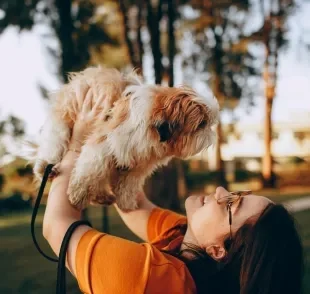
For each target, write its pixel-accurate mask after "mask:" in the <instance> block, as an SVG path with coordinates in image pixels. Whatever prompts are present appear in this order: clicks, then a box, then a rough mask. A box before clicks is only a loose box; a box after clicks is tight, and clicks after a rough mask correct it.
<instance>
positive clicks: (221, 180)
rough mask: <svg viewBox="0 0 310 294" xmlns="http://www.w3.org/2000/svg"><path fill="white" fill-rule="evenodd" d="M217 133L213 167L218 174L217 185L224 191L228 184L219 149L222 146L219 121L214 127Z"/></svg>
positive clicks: (221, 132)
mask: <svg viewBox="0 0 310 294" xmlns="http://www.w3.org/2000/svg"><path fill="white" fill-rule="evenodd" d="M216 132H217V139H216V145H215V148H216V149H215V166H216V171H217V172H218V176H217V179H218V184H219V185H221V186H222V187H224V188H225V189H227V188H228V183H227V179H226V173H225V164H224V161H223V159H222V150H221V147H222V145H223V131H222V123H221V120H219V122H218V125H217V127H216Z"/></svg>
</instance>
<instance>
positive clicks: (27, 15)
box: [0, 0, 41, 34]
mask: <svg viewBox="0 0 310 294" xmlns="http://www.w3.org/2000/svg"><path fill="white" fill-rule="evenodd" d="M39 2H41V0H27V1H25V0H6V1H4V0H1V1H0V11H2V12H3V18H2V19H0V34H1V33H2V32H3V31H4V30H5V29H6V28H7V27H8V26H10V25H14V26H17V27H19V29H20V30H30V29H31V28H32V26H33V25H34V22H35V16H36V12H37V6H38V3H39Z"/></svg>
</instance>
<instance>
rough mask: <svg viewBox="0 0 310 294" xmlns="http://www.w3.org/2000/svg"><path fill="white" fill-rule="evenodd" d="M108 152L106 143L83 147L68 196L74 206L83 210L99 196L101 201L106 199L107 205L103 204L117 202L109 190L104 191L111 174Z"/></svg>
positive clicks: (73, 173) (70, 183) (71, 179)
mask: <svg viewBox="0 0 310 294" xmlns="http://www.w3.org/2000/svg"><path fill="white" fill-rule="evenodd" d="M108 151H109V149H108V145H107V142H105V141H104V142H102V143H99V144H86V145H84V146H83V147H82V152H81V154H80V156H79V158H78V159H77V161H76V166H75V168H74V169H73V171H72V174H71V178H70V182H69V188H68V194H69V200H70V202H71V204H72V205H74V206H76V207H77V208H79V209H83V208H85V207H86V206H87V205H88V204H89V203H90V201H91V199H96V198H97V196H98V195H99V196H100V198H101V199H105V201H104V202H105V203H102V204H110V203H113V202H115V196H114V195H113V193H112V192H110V191H108V189H105V190H107V191H103V189H104V187H106V185H105V182H106V181H107V178H108V174H109V160H108V156H107V154H108Z"/></svg>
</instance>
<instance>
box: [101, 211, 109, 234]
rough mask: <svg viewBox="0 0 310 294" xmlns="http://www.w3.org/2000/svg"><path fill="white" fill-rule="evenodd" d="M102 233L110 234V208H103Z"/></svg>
mask: <svg viewBox="0 0 310 294" xmlns="http://www.w3.org/2000/svg"><path fill="white" fill-rule="evenodd" d="M102 231H103V232H104V233H107V234H109V233H110V223H109V207H108V206H103V207H102Z"/></svg>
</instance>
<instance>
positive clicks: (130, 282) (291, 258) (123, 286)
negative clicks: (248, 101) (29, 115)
mask: <svg viewBox="0 0 310 294" xmlns="http://www.w3.org/2000/svg"><path fill="white" fill-rule="evenodd" d="M77 95H78V96H79V99H80V101H81V102H80V108H79V110H80V115H79V118H78V119H77V121H76V123H75V126H74V130H73V134H72V139H71V143H70V148H69V151H68V152H67V153H66V155H65V156H64V158H63V160H62V162H61V166H60V175H59V176H57V177H56V178H55V179H54V180H53V183H52V186H51V189H50V193H49V198H48V203H47V207H46V212H45V216H44V222H43V234H44V236H45V238H46V239H47V241H48V242H49V244H50V246H51V247H52V249H53V250H54V252H55V253H56V254H58V253H59V249H60V246H61V242H62V240H63V237H64V235H65V233H66V231H67V229H68V227H69V226H70V225H71V224H72V223H73V222H74V221H77V220H79V219H80V218H81V211H78V210H76V209H75V208H73V207H72V206H71V205H70V203H69V201H68V197H67V194H66V192H67V188H68V182H69V177H70V173H71V171H72V169H73V167H74V163H75V160H76V158H77V157H78V150H80V149H81V145H80V144H81V143H80V142H82V141H83V138H84V137H85V136H86V135H87V130H88V129H89V127H88V124H89V123H91V121H93V120H94V119H95V116H96V109H94V108H92V106H91V105H92V103H91V101H92V92H91V89H88V88H87V89H86V88H84V89H80V91H78V92H77ZM247 194H249V193H248V192H246V191H245V192H241V193H236V194H230V193H229V192H228V191H226V190H225V189H223V188H220V187H219V188H217V189H216V192H215V193H213V194H211V195H208V196H204V197H195V196H191V197H189V198H188V199H187V200H186V203H185V208H186V216H187V217H184V216H181V215H178V214H176V213H174V212H171V211H169V210H163V209H160V208H158V207H156V206H155V205H154V204H153V203H151V202H150V201H149V200H148V199H147V198H146V197H145V195H142V194H141V195H139V197H140V199H139V203H140V207H139V209H138V210H136V211H132V212H127V213H125V212H122V211H120V210H119V209H118V208H117V207H116V208H117V210H118V212H119V214H120V216H121V217H122V219H123V220H124V222H125V223H126V225H127V226H128V227H129V228H130V229H131V230H132V231H133V232H134V233H135V234H136V235H137V236H139V237H140V238H141V239H143V240H144V241H145V243H142V244H138V243H134V242H131V241H127V240H124V239H121V238H117V237H114V236H111V235H108V234H104V233H100V232H98V231H96V230H94V229H92V228H90V227H88V226H80V227H78V228H77V229H76V230H75V232H74V233H73V235H72V237H71V240H70V244H69V248H68V254H67V267H68V269H69V270H70V271H71V273H72V274H73V275H74V276H75V277H76V278H77V281H78V283H79V286H80V289H81V291H83V292H84V293H95V294H96V293H112V294H115V293H124V294H125V293H126V294H128V293H266V294H267V293H268V294H269V293H272V294H274V293H294V294H298V293H300V292H301V280H302V269H303V256H302V246H301V242H300V238H299V236H298V233H297V230H296V228H295V225H294V221H293V218H292V217H291V216H290V214H289V213H288V212H287V210H286V209H285V208H283V207H282V206H281V205H277V204H274V203H273V202H272V201H270V200H269V199H267V198H265V197H262V196H254V195H247Z"/></svg>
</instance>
